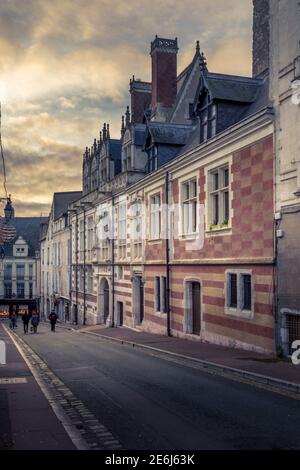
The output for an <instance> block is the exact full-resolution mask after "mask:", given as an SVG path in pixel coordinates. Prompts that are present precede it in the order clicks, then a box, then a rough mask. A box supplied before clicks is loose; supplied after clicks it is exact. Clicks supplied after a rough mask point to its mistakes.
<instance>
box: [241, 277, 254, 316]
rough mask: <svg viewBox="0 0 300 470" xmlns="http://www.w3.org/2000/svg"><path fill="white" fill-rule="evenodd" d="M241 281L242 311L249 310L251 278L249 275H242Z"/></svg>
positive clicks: (250, 305) (250, 303)
mask: <svg viewBox="0 0 300 470" xmlns="http://www.w3.org/2000/svg"><path fill="white" fill-rule="evenodd" d="M242 280H243V299H242V300H243V310H251V307H252V299H251V290H252V288H251V276H250V275H249V274H242Z"/></svg>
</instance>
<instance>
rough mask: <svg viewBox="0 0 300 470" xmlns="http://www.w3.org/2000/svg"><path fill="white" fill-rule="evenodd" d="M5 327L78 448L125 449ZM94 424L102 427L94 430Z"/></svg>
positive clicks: (36, 356) (38, 358)
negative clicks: (108, 441) (107, 442)
mask: <svg viewBox="0 0 300 470" xmlns="http://www.w3.org/2000/svg"><path fill="white" fill-rule="evenodd" d="M4 329H5V330H6V332H7V333H8V334H9V335H10V337H11V339H12V341H13V342H14V344H15V346H16V348H17V349H18V351H19V352H20V354H21V356H22V357H23V359H24V360H25V362H26V364H27V365H28V367H29V369H30V371H31V373H32V374H33V376H34V378H35V379H36V381H37V383H38V385H39V386H40V388H41V389H42V391H43V393H44V395H45V397H46V399H47V400H48V402H49V403H50V405H51V407H52V409H53V411H54V413H55V414H56V416H57V417H58V419H59V420H60V421H61V423H62V425H63V427H64V428H65V430H66V432H67V434H68V436H69V437H70V439H71V441H72V442H73V444H74V445H75V447H76V448H77V449H78V450H89V449H93V450H95V449H97V450H122V449H123V448H122V446H121V444H120V442H119V441H118V440H117V439H116V438H115V437H114V436H113V435H112V433H111V432H110V431H109V430H108V429H107V428H106V427H105V426H104V425H103V424H102V423H100V422H99V421H98V419H97V418H96V417H95V416H94V415H93V414H92V413H91V412H90V411H89V410H88V409H87V408H86V407H85V405H84V404H83V402H81V401H80V400H78V399H77V397H76V396H75V395H74V394H73V393H72V391H71V390H70V389H69V388H68V387H67V386H66V385H65V384H64V383H63V382H62V381H61V380H60V379H59V378H58V377H57V376H56V375H55V374H54V372H52V370H51V369H50V368H49V367H48V365H47V364H46V363H45V362H44V361H43V360H42V359H41V358H40V357H39V356H38V355H37V354H36V353H35V352H34V351H33V350H32V349H31V348H30V346H29V345H28V344H27V343H25V342H24V341H23V340H22V339H21V338H20V337H19V336H18V335H17V334H16V333H12V332H11V331H9V330H8V329H6V327H4ZM95 424H97V425H99V426H100V428H99V429H97V430H95V429H93V427H94V426H95ZM108 439H109V440H110V441H111V442H110V444H109V445H108V444H106V441H107V440H108ZM112 442H114V444H113V445H112Z"/></svg>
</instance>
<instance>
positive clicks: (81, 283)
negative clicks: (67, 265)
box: [78, 267, 84, 292]
mask: <svg viewBox="0 0 300 470" xmlns="http://www.w3.org/2000/svg"><path fill="white" fill-rule="evenodd" d="M78 279H79V290H80V292H83V291H84V271H83V267H80V268H79V272H78Z"/></svg>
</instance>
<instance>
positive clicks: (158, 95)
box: [150, 36, 178, 114]
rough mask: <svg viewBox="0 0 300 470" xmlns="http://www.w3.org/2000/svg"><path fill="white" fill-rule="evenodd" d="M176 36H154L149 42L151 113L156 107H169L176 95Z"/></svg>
mask: <svg viewBox="0 0 300 470" xmlns="http://www.w3.org/2000/svg"><path fill="white" fill-rule="evenodd" d="M177 52H178V45H177V38H175V39H163V38H159V37H157V36H155V39H154V41H152V42H151V52H150V55H151V58H152V114H153V113H155V112H156V111H157V108H158V107H161V108H171V107H172V106H173V104H174V103H175V99H176V95H177Z"/></svg>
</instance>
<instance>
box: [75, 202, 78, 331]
mask: <svg viewBox="0 0 300 470" xmlns="http://www.w3.org/2000/svg"><path fill="white" fill-rule="evenodd" d="M75 227H76V235H75V249H76V253H75V300H76V309H75V324H76V325H78V214H77V211H76V222H75Z"/></svg>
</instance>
